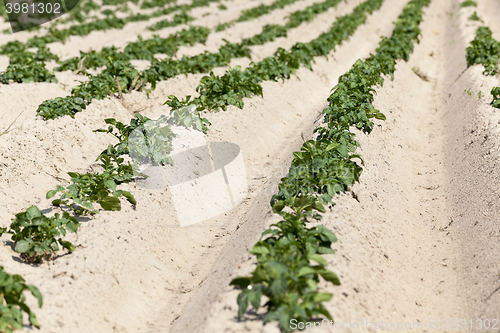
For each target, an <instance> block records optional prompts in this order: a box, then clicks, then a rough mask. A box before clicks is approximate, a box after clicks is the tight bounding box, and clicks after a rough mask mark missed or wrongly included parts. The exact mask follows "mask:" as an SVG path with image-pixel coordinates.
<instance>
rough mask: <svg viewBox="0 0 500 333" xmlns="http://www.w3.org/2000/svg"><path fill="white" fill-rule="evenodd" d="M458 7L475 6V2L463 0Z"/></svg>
mask: <svg viewBox="0 0 500 333" xmlns="http://www.w3.org/2000/svg"><path fill="white" fill-rule="evenodd" d="M460 7H477V3H476V2H475V1H472V0H465V1H464V2H462V3H461V4H460Z"/></svg>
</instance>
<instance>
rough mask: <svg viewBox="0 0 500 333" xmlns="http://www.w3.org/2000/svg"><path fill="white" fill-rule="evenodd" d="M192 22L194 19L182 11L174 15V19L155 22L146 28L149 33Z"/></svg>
mask: <svg viewBox="0 0 500 333" xmlns="http://www.w3.org/2000/svg"><path fill="white" fill-rule="evenodd" d="M191 21H194V17H192V16H189V15H188V14H187V13H186V12H185V11H182V12H181V13H180V14H175V15H174V18H173V19H172V20H171V21H170V20H161V21H159V22H156V23H155V24H153V25H152V26H150V27H148V30H150V31H158V30H161V29H163V28H167V27H175V26H177V25H181V24H186V23H188V22H191Z"/></svg>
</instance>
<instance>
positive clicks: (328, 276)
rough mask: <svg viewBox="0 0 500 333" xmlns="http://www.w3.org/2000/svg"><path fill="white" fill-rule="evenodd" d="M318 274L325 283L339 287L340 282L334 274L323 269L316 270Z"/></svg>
mask: <svg viewBox="0 0 500 333" xmlns="http://www.w3.org/2000/svg"><path fill="white" fill-rule="evenodd" d="M318 273H319V274H320V275H321V276H322V277H323V279H325V280H326V281H329V282H332V283H333V284H334V285H336V286H339V285H340V280H339V278H338V276H337V274H335V273H334V272H332V271H330V270H328V269H323V270H318Z"/></svg>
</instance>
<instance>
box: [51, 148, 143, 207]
mask: <svg viewBox="0 0 500 333" xmlns="http://www.w3.org/2000/svg"><path fill="white" fill-rule="evenodd" d="M99 161H100V162H101V164H100V165H101V167H102V168H103V169H104V171H103V172H102V173H96V174H94V173H85V174H81V173H77V172H68V175H69V176H70V177H71V181H72V184H71V185H69V186H67V187H63V186H61V185H58V186H57V188H56V189H55V190H51V191H49V192H47V195H46V197H47V199H50V198H52V197H54V196H55V195H56V194H58V193H60V194H61V195H60V197H59V198H58V199H55V200H53V201H52V204H53V205H55V206H63V207H66V208H69V209H71V210H73V211H74V212H75V213H76V214H78V215H89V214H96V213H98V212H99V210H98V209H97V208H96V207H94V203H98V204H99V205H100V206H101V208H102V209H104V210H111V211H119V210H121V202H120V197H125V198H126V199H127V201H128V202H130V203H131V204H132V205H136V204H137V202H136V200H135V198H134V196H133V195H132V193H130V192H128V191H123V190H118V189H117V186H118V185H120V184H122V183H128V182H130V181H131V178H132V176H133V170H132V165H131V164H130V163H128V164H125V163H123V162H124V159H123V158H120V157H117V156H115V155H107V154H101V155H100V156H99Z"/></svg>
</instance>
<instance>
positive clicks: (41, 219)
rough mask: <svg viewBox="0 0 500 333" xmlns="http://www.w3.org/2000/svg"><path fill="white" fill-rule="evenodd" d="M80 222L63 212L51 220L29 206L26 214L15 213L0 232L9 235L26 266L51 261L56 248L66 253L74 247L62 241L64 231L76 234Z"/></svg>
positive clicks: (35, 207) (36, 208) (37, 209)
mask: <svg viewBox="0 0 500 333" xmlns="http://www.w3.org/2000/svg"><path fill="white" fill-rule="evenodd" d="M79 226H80V222H78V220H77V219H76V218H75V217H73V216H70V214H69V213H67V212H64V213H63V214H62V215H61V214H59V213H56V214H55V215H54V216H53V217H48V216H45V214H43V213H42V212H41V211H40V209H39V208H38V207H37V206H31V207H30V208H28V209H27V210H26V211H24V212H21V213H18V214H16V218H15V219H14V221H13V222H12V224H11V225H10V228H9V229H8V230H7V229H6V228H2V230H1V233H2V234H3V233H9V234H12V240H13V241H14V242H15V244H16V246H15V251H16V252H18V253H21V257H22V258H23V259H25V260H26V261H27V262H30V263H39V262H40V261H42V260H50V259H53V258H54V256H55V255H56V254H57V252H58V251H59V245H61V246H62V247H63V248H65V249H67V250H68V251H69V252H73V251H74V250H75V246H74V245H73V244H71V243H70V242H68V241H65V240H63V239H62V237H64V236H66V232H67V231H69V232H73V233H76V232H77V230H78V227H79Z"/></svg>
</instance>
